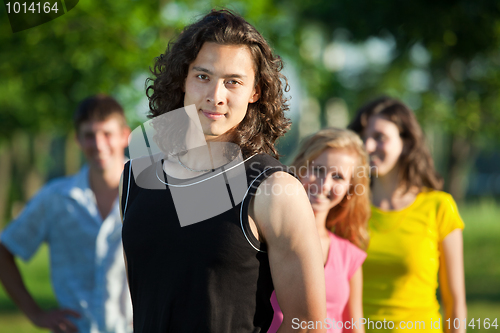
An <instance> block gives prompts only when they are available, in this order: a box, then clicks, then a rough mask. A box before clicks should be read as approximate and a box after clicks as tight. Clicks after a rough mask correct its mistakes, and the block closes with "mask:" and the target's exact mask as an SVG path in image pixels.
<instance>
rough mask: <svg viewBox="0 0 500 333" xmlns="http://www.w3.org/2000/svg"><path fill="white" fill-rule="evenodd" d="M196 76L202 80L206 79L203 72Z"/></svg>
mask: <svg viewBox="0 0 500 333" xmlns="http://www.w3.org/2000/svg"><path fill="white" fill-rule="evenodd" d="M196 77H197V78H199V79H202V80H207V79H208V76H206V75H205V74H198V75H197V76H196Z"/></svg>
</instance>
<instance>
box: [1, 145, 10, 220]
mask: <svg viewBox="0 0 500 333" xmlns="http://www.w3.org/2000/svg"><path fill="white" fill-rule="evenodd" d="M10 150H11V148H10V145H9V144H8V143H7V142H4V143H3V144H2V145H1V146H0V230H2V229H3V228H4V227H5V224H6V219H7V214H6V212H7V206H8V203H9V190H10V185H11V172H12V155H11V152H10Z"/></svg>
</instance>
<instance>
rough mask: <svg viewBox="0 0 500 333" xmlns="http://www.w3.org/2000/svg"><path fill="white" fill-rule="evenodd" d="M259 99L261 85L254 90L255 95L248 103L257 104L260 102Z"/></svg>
mask: <svg viewBox="0 0 500 333" xmlns="http://www.w3.org/2000/svg"><path fill="white" fill-rule="evenodd" d="M259 98H260V84H258V85H256V86H255V89H254V90H253V95H252V96H250V99H249V100H248V103H255V102H257V101H258V100H259Z"/></svg>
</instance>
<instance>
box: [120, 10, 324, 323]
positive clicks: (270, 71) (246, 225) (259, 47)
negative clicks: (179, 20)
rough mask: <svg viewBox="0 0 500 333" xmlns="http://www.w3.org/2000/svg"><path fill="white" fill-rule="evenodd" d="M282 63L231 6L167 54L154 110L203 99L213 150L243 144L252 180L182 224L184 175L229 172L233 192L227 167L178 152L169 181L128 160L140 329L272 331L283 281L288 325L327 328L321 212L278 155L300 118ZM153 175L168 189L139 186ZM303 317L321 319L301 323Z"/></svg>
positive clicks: (127, 227)
mask: <svg viewBox="0 0 500 333" xmlns="http://www.w3.org/2000/svg"><path fill="white" fill-rule="evenodd" d="M282 66H283V65H282V62H281V60H280V59H279V58H278V57H277V56H275V55H274V54H273V52H272V50H271V48H270V47H269V45H268V44H267V42H266V41H265V39H264V38H263V37H262V36H261V35H260V33H259V32H258V31H257V30H256V29H255V28H254V27H253V26H251V25H250V24H249V23H248V22H246V21H245V20H244V19H243V18H241V17H239V16H237V15H235V14H233V13H231V12H229V11H226V10H219V11H212V12H210V13H209V14H207V15H206V16H204V17H203V18H201V19H200V20H199V21H197V22H195V23H193V24H191V25H189V26H187V27H186V28H185V29H184V30H183V32H182V33H181V34H180V36H179V37H178V39H177V40H176V41H174V42H171V43H170V44H169V46H168V48H167V50H166V52H165V54H163V55H161V56H160V57H159V58H158V59H157V61H156V64H155V66H154V69H153V70H152V73H153V75H154V78H153V79H152V80H151V81H150V82H151V84H150V85H149V87H148V89H147V94H148V97H149V100H150V109H151V113H150V117H151V118H153V120H154V119H157V118H158V117H161V116H164V115H168V113H169V112H172V111H174V110H176V109H179V108H182V107H186V108H187V107H188V106H190V105H194V106H195V108H196V115H197V117H199V124H200V125H201V130H202V131H203V135H204V137H205V140H206V142H207V143H208V146H209V147H212V146H215V144H216V143H220V142H228V143H232V144H235V145H237V146H238V147H239V149H240V150H241V154H242V156H243V158H244V167H245V169H244V170H246V175H245V176H244V178H245V177H246V186H247V187H248V188H247V191H246V194H245V196H244V197H243V199H242V200H238V201H235V202H233V205H232V208H230V209H227V210H225V211H223V212H221V213H220V214H217V215H214V216H211V217H210V218H207V219H206V220H204V221H202V222H199V223H196V224H190V225H187V226H182V225H181V223H180V218H179V217H180V212H179V211H178V210H177V212H176V208H178V205H176V203H177V202H175V200H176V198H175V191H176V186H177V187H179V186H183V185H182V184H181V185H175V184H174V183H173V181H174V180H182V181H185V180H186V179H188V178H189V179H194V180H196V182H195V183H202V182H204V181H207V182H208V181H209V180H210V179H211V178H213V177H216V176H218V175H221V174H222V175H223V176H224V177H225V178H224V179H225V181H226V184H227V188H228V190H230V185H229V183H228V182H230V181H231V175H230V174H229V172H228V173H227V174H226V173H225V169H224V167H226V166H225V165H217V162H214V160H213V159H203V158H200V156H199V154H197V153H193V152H192V151H185V152H182V153H179V154H172V155H171V156H165V158H164V159H162V160H161V163H160V174H161V173H162V171H163V173H164V174H166V175H167V176H170V177H169V178H168V179H169V181H168V182H163V181H162V180H161V177H159V176H158V175H159V173H158V171H154V170H153V169H154V168H153V169H151V168H150V169H151V170H149V171H148V168H146V169H144V170H143V171H142V172H141V174H134V172H136V170H137V169H134V168H133V167H131V165H132V164H133V163H134V160H132V162H130V163H129V164H127V165H125V169H124V174H123V179H124V181H123V184H122V191H123V192H122V200H121V204H122V213H123V221H124V225H123V244H124V250H125V258H126V262H127V264H128V277H129V285H130V290H131V296H132V303H133V306H134V330H135V332H266V331H267V329H268V328H269V326H270V324H271V321H272V317H273V310H272V307H271V304H270V296H271V293H272V291H273V289H275V290H276V295H277V299H278V301H279V303H280V307H281V308H282V310H283V314H284V322H283V325H282V327H281V328H280V332H290V331H292V330H293V331H294V332H296V331H301V332H302V331H303V332H313V331H314V332H324V330H323V328H322V325H321V323H318V322H320V321H324V319H325V315H326V305H325V287H324V273H323V261H322V253H321V249H320V246H319V241H318V235H317V231H316V228H315V224H314V216H313V212H312V210H311V207H310V204H309V200H308V198H307V195H306V193H305V191H304V189H303V187H302V185H301V184H300V182H299V181H297V179H296V178H295V177H293V176H292V175H290V174H289V173H288V172H287V171H286V169H285V168H284V166H283V165H282V164H280V163H279V162H278V161H277V160H276V159H275V158H276V157H277V155H278V154H277V150H276V148H275V146H274V144H275V141H276V139H278V138H279V137H280V136H282V135H283V134H284V133H285V132H286V130H287V129H288V128H289V126H290V122H289V120H288V119H287V118H285V116H284V111H286V110H288V106H287V104H286V99H285V97H284V95H283V91H284V89H285V86H286V85H287V81H286V78H285V77H284V76H283V75H282V74H281V73H280V70H281V69H282ZM143 130H144V127H143ZM148 147H149V145H148ZM212 151H213V149H212ZM131 163H132V164H131ZM156 170H158V169H156ZM220 170H222V171H220ZM227 170H229V168H228V169H227ZM219 171H220V172H219ZM148 172H152V174H153V175H155V172H156V178H157V181H158V182H162V184H165V185H162V186H163V189H162V190H152V189H146V188H143V187H141V186H138V184H139V182H140V181H141V177H143V176H144V174H147V173H148ZM211 173H214V176H210V177H206V175H210V174H211ZM221 177H222V176H221ZM153 178H154V177H153ZM228 179H229V180H228ZM154 180H156V179H154ZM231 189H232V188H231ZM191 193H192V195H193V196H194V195H195V193H194V192H191ZM217 195H218V194H216V191H215V189H214V192H213V193H207V194H205V197H206V200H207V201H208V200H213V198H211V197H213V196H217ZM184 200H189V196H188V197H187V198H185V199H184ZM220 202H221V205H222V202H223V198H222V196H221V198H220ZM174 203H175V204H174ZM197 208H198V207H194V206H193V207H191V209H192V210H196V209H197ZM294 318H295V320H297V318H298V319H299V320H300V322H302V323H304V322H308V323H314V324H312V325H300V328H299V329H298V330H297V327H296V326H297V325H293V323H292V320H293V319H294Z"/></svg>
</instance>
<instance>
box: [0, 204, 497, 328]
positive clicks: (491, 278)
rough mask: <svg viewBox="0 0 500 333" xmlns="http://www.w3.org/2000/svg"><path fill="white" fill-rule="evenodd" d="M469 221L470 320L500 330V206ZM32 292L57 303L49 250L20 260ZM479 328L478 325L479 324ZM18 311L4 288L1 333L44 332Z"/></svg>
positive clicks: (45, 303)
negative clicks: (487, 319)
mask: <svg viewBox="0 0 500 333" xmlns="http://www.w3.org/2000/svg"><path fill="white" fill-rule="evenodd" d="M459 210H460V214H461V216H462V218H463V220H464V222H465V230H464V264H465V283H466V293H467V310H468V316H467V317H468V318H469V320H468V322H469V321H470V319H472V318H474V319H481V321H483V320H484V319H485V318H490V320H491V322H492V321H493V320H494V319H495V318H497V323H498V324H499V328H497V329H495V328H494V327H492V328H490V329H489V330H486V329H484V328H483V327H482V328H481V330H479V329H478V328H477V326H476V327H475V328H474V329H472V328H471V327H469V328H468V329H467V331H468V332H469V333H470V332H483V333H486V332H490V333H491V332H497V331H500V259H499V258H500V246H499V245H498V240H500V218H499V217H500V207H499V206H498V205H496V204H495V202H494V201H483V202H481V203H476V204H468V205H463V206H460V207H459ZM18 263H19V265H20V269H21V272H22V274H23V276H24V278H25V282H26V284H27V286H28V289H29V290H30V291H31V293H32V294H33V296H34V297H35V299H36V300H37V301H38V302H39V303H40V305H41V306H42V307H44V308H54V307H56V306H57V303H56V301H55V299H54V296H53V292H52V287H51V285H50V277H49V269H48V250H47V247H46V246H43V247H42V248H41V250H40V251H39V252H38V253H37V254H36V256H35V257H34V258H33V259H32V260H31V261H30V262H29V263H28V264H25V263H24V262H22V261H18ZM475 323H476V325H477V322H475ZM40 332H48V331H47V330H41V329H37V328H36V327H34V326H33V325H31V323H30V322H29V321H28V320H27V319H26V318H25V317H24V316H23V315H22V314H21V313H20V312H19V311H18V310H17V309H16V306H15V305H14V304H13V303H12V302H11V301H10V300H9V298H8V297H7V295H6V294H5V291H4V290H3V289H2V288H0V333H40Z"/></svg>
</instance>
